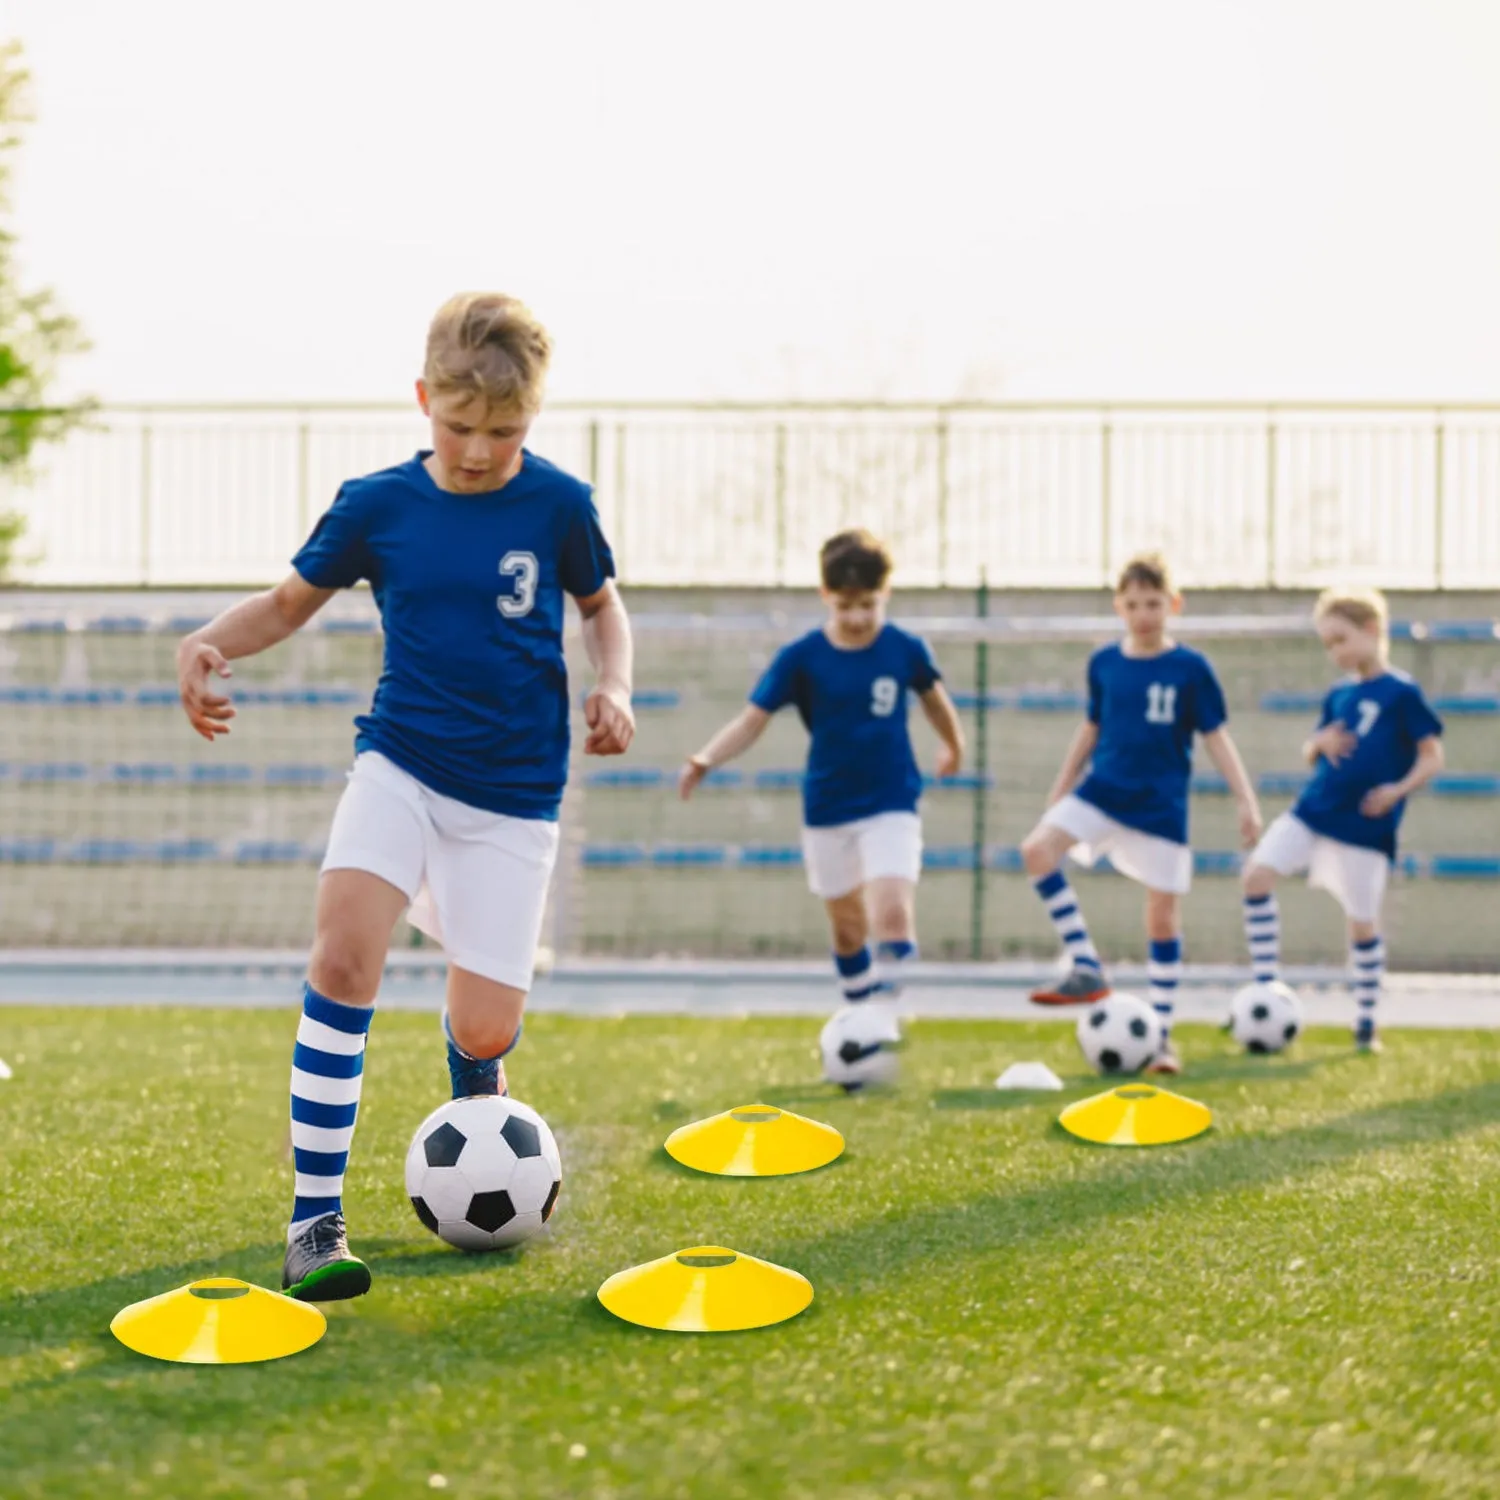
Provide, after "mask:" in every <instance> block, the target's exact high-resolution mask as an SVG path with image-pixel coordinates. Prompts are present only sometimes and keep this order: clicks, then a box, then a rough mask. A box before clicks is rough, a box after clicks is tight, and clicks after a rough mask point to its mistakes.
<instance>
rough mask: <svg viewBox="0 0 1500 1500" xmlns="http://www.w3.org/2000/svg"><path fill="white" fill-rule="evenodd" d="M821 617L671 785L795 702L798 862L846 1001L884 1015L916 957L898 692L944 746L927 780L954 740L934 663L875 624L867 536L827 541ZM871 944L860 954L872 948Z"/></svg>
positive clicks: (918, 842) (878, 602) (912, 824)
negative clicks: (799, 756)
mask: <svg viewBox="0 0 1500 1500" xmlns="http://www.w3.org/2000/svg"><path fill="white" fill-rule="evenodd" d="M819 563H820V570H821V574H822V590H821V592H822V596H823V602H824V604H825V605H826V606H827V609H828V618H827V620H826V621H825V622H824V623H823V625H822V626H821V627H820V628H818V629H817V630H812V631H809V632H808V633H807V634H806V635H804V636H802V637H801V638H800V639H798V640H795V641H793V642H791V644H790V645H787V646H784V647H782V649H781V650H780V651H779V652H777V654H776V656H775V658H774V659H773V660H772V662H771V665H770V666H769V667H768V668H767V669H766V672H765V675H764V676H763V677H762V678H761V680H760V681H759V682H758V683H757V684H756V686H755V690H754V691H753V692H752V693H751V694H750V701H749V703H748V704H747V705H746V706H745V708H744V709H743V710H742V711H741V712H740V714H739V715H738V716H737V717H736V718H734V719H732V720H731V721H730V722H729V723H728V724H726V725H725V726H724V728H723V729H721V730H720V731H719V732H718V733H717V734H716V735H714V737H713V738H712V739H711V740H709V742H708V743H707V744H706V745H705V746H704V747H703V748H702V749H701V750H700V751H698V753H697V754H696V755H692V756H689V757H688V760H687V763H686V764H685V765H684V766H683V768H682V772H681V774H680V776H679V778H678V789H679V791H680V793H681V795H682V797H683V798H684V799H686V798H688V797H690V796H692V794H693V790H694V788H696V787H697V785H698V783H699V782H701V781H702V780H703V778H704V776H706V775H707V774H708V772H709V771H711V770H712V769H713V768H714V767H715V766H721V765H723V764H725V763H726V762H727V761H730V760H733V759H734V758H735V756H737V755H740V754H742V753H743V752H744V751H745V750H748V749H749V748H750V746H751V745H753V744H754V743H755V742H756V740H757V739H759V738H760V735H761V733H762V732H763V731H764V729H765V727H766V725H767V724H768V723H770V721H771V715H772V714H774V713H776V712H777V710H778V709H781V708H783V707H785V706H786V705H787V704H795V705H796V709H797V713H798V716H799V717H800V718H801V720H802V722H803V724H804V725H805V726H806V728H807V730H808V733H809V734H810V736H811V741H810V743H809V746H808V753H807V768H806V773H805V775H804V777H803V784H802V808H803V819H802V821H803V829H802V857H803V861H804V863H805V865H806V868H807V883H808V885H809V887H810V888H811V890H812V893H813V894H814V895H815V896H819V897H821V898H822V900H823V903H824V905H825V907H826V908H827V911H828V922H829V926H830V928H831V930H832V935H833V960H834V965H835V967H836V968H837V970H838V979H839V989H840V994H841V996H842V998H843V1000H844V1001H846V1002H850V1003H855V1004H867V1003H870V1002H872V1001H873V1002H875V1003H877V1004H884V1003H887V1002H890V1003H891V1015H892V1024H893V1025H894V1011H895V1007H894V1003H893V1002H894V1001H895V1000H896V999H898V998H899V996H900V992H901V983H902V972H903V970H904V969H905V968H906V967H907V966H908V965H909V964H911V963H912V962H913V961H914V960H915V958H916V957H917V940H916V925H915V902H916V885H917V879H918V877H919V876H920V874H921V870H922V822H921V818H920V816H919V814H918V811H917V805H918V802H919V800H920V798H921V795H922V776H921V773H920V772H919V771H918V769H917V761H916V756H915V755H914V753H913V751H912V743H911V734H910V731H909V729H908V727H907V718H906V708H907V693H908V691H910V692H914V693H916V694H917V699H918V702H920V703H921V705H922V711H923V713H924V714H925V715H926V716H927V720H928V722H929V723H930V724H931V725H932V727H933V728H934V729H935V730H936V731H937V734H938V738H939V739H940V740H941V741H942V745H941V748H940V749H939V750H938V757H937V774H938V775H939V776H954V775H956V774H957V773H958V770H959V767H960V766H961V765H962V763H963V752H964V739H963V729H962V726H961V725H960V724H959V721H958V714H957V711H956V710H955V709H954V706H953V700H952V698H950V697H949V695H948V691H947V689H946V688H945V687H944V686H943V684H942V682H941V680H940V675H941V674H940V673H939V672H938V669H937V666H936V664H935V663H934V662H933V659H932V652H931V651H930V650H929V649H928V646H927V643H926V642H925V641H923V640H922V639H921V638H920V637H918V636H915V635H912V634H910V633H909V632H907V631H905V630H902V629H901V628H900V627H899V626H897V625H893V624H891V623H890V622H889V621H888V620H887V619H886V608H887V605H888V603H889V601H890V576H891V567H892V562H891V555H890V553H889V552H888V551H887V549H886V548H885V546H884V545H883V544H882V543H881V542H879V541H877V540H876V538H875V537H873V536H872V535H871V534H870V533H869V532H868V531H863V530H855V531H843V532H840V533H839V534H838V535H837V536H834V537H830V538H829V539H828V541H826V542H825V543H824V544H823V548H822V551H821V552H820V554H819ZM872 936H873V937H874V939H875V947H874V951H873V953H872V951H871V946H870V939H871V937H872Z"/></svg>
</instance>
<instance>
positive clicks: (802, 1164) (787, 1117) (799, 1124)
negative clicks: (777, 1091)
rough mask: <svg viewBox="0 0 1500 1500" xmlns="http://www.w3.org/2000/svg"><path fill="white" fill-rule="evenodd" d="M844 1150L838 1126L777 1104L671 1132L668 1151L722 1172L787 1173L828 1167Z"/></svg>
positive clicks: (707, 1169)
mask: <svg viewBox="0 0 1500 1500" xmlns="http://www.w3.org/2000/svg"><path fill="white" fill-rule="evenodd" d="M843 1150H844V1138H843V1136H841V1135H840V1134H839V1133H838V1131H836V1130H835V1129H834V1128H833V1126H832V1125H823V1124H820V1123H819V1122H818V1121H817V1120H809V1119H807V1118H806V1117H805V1116H803V1115H794V1114H793V1113H792V1112H791V1110H789V1109H777V1108H776V1106H775V1105H773V1104H742V1105H741V1106H740V1107H739V1108H738V1109H729V1110H725V1112H724V1113H723V1114H722V1115H713V1116H712V1117H711V1118H709V1119H707V1120H697V1121H695V1122H694V1123H693V1124H691V1125H683V1126H682V1127H680V1128H679V1129H677V1130H674V1131H673V1132H672V1133H671V1135H669V1136H668V1137H667V1154H668V1155H669V1156H672V1157H674V1158H675V1159H676V1160H677V1161H680V1162H681V1163H682V1164H683V1166H685V1167H694V1168H696V1169H697V1170H698V1171H700V1172H714V1173H716V1174H718V1175H719V1176H720V1177H784V1176H785V1175H786V1174H787V1173H789V1172H811V1171H812V1170H813V1168H815V1167H826V1166H827V1165H828V1163H829V1162H831V1161H833V1160H834V1159H835V1158H836V1157H838V1156H840V1155H841V1154H842V1153H843Z"/></svg>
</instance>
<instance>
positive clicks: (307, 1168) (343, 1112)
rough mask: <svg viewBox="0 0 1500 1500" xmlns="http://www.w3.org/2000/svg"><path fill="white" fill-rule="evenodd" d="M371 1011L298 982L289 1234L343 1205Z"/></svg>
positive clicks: (340, 1210)
mask: <svg viewBox="0 0 1500 1500" xmlns="http://www.w3.org/2000/svg"><path fill="white" fill-rule="evenodd" d="M374 1014H375V1007H374V1006H372V1005H341V1004H340V1003H339V1002H338V1001H337V1000H330V999H328V997H327V996H326V995H320V994H319V993H318V992H317V991H316V990H315V989H314V988H313V987H312V986H311V985H310V984H308V985H304V986H303V989H302V1020H301V1021H300V1022H299V1023H298V1025H297V1045H296V1047H295V1049H294V1050H293V1052H292V1154H293V1156H294V1158H295V1161H296V1168H297V1187H296V1200H295V1202H294V1203H293V1204H292V1222H291V1226H290V1228H289V1229H288V1230H287V1239H288V1240H290V1239H291V1238H292V1236H293V1232H294V1231H295V1230H296V1229H298V1228H299V1227H300V1226H301V1225H303V1224H306V1223H307V1222H308V1221H309V1220H310V1219H317V1218H321V1217H322V1216H323V1215H324V1214H331V1213H341V1212H342V1211H343V1193H344V1172H345V1170H346V1169H347V1168H348V1165H349V1146H350V1143H351V1142H352V1141H353V1140H354V1121H355V1118H356V1116H357V1115H358V1114H359V1090H360V1085H361V1084H362V1083H363V1081H364V1071H365V1037H366V1035H367V1034H368V1033H369V1030H370V1021H371V1019H372V1017H373V1016H374Z"/></svg>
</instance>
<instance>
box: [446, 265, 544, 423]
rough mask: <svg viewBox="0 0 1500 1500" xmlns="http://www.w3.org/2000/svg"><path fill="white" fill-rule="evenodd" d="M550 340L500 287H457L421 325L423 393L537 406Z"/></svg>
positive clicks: (498, 405)
mask: <svg viewBox="0 0 1500 1500" xmlns="http://www.w3.org/2000/svg"><path fill="white" fill-rule="evenodd" d="M551 359H552V340H551V338H550V337H549V336H548V334H547V330H546V329H545V328H543V327H542V325H541V324H540V323H539V322H538V321H537V318H536V315H535V314H534V313H533V312H532V311H531V309H530V308H529V307H527V306H526V304H525V303H524V302H520V301H518V300H517V299H516V298H515V297H506V296H504V295H503V294H502V293H500V292H460V293H459V294H458V296H456V297H450V298H449V299H448V300H447V301H446V302H445V303H443V305H442V306H441V307H440V308H438V310H437V314H436V316H435V317H434V318H433V320H432V326H431V327H430V328H429V329H428V330H427V358H426V360H425V361H424V362H423V365H422V379H423V380H424V381H425V382H426V384H427V389H428V392H429V394H431V395H436V396H454V395H457V396H469V397H475V396H477V397H478V398H479V399H480V400H481V401H483V402H484V404H485V406H486V407H487V408H488V409H490V410H500V411H520V412H525V413H527V414H528V415H534V414H535V413H536V412H538V411H540V410H541V406H542V386H543V383H544V382H545V380H546V378H547V366H548V364H549V363H550V362H551Z"/></svg>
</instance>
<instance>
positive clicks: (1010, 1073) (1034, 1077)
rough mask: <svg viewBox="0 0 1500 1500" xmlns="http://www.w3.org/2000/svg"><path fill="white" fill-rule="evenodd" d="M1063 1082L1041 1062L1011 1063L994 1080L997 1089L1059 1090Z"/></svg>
mask: <svg viewBox="0 0 1500 1500" xmlns="http://www.w3.org/2000/svg"><path fill="white" fill-rule="evenodd" d="M1062 1086H1063V1081H1062V1079H1061V1078H1059V1077H1058V1076H1057V1074H1056V1073H1054V1072H1053V1071H1052V1069H1051V1068H1049V1067H1048V1066H1047V1064H1046V1063H1043V1062H1024V1063H1012V1064H1011V1065H1010V1066H1009V1067H1008V1068H1007V1069H1006V1070H1005V1071H1004V1072H1003V1073H1002V1074H1001V1075H1000V1076H999V1077H998V1078H997V1079H996V1080H995V1087H996V1088H997V1089H1060V1088H1061V1087H1062Z"/></svg>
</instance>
